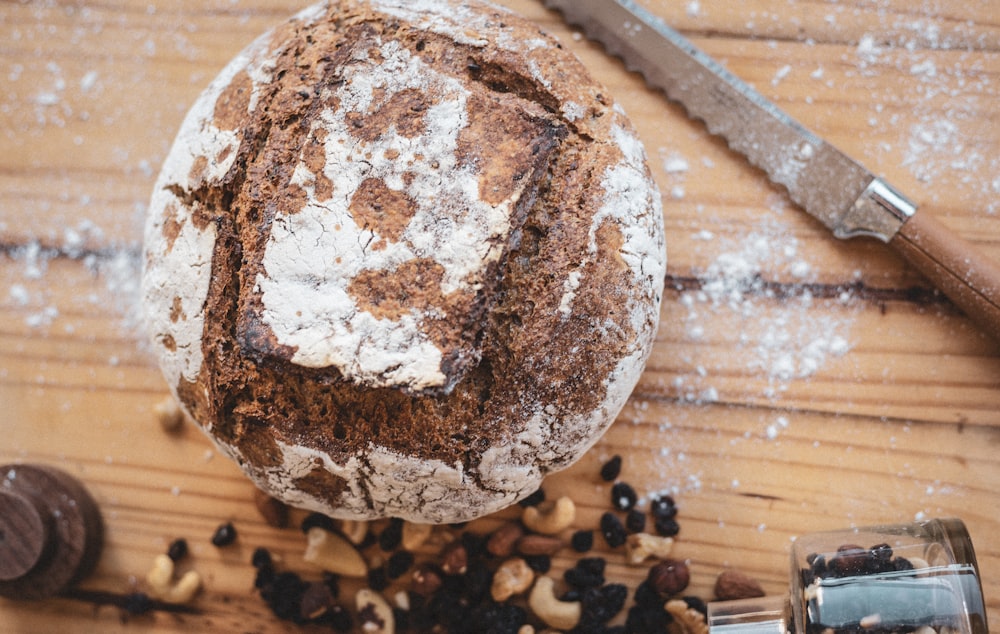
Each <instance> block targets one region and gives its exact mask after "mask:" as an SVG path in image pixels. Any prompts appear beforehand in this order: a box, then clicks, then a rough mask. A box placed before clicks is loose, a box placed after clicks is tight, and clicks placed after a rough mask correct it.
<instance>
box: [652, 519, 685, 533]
mask: <svg viewBox="0 0 1000 634" xmlns="http://www.w3.org/2000/svg"><path fill="white" fill-rule="evenodd" d="M653 527H654V528H656V534H657V535H662V536H664V537H674V536H675V535H677V533H679V532H681V525H680V524H678V523H677V520H675V519H674V518H672V517H654V518H653Z"/></svg>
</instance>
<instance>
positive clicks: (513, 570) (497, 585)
mask: <svg viewBox="0 0 1000 634" xmlns="http://www.w3.org/2000/svg"><path fill="white" fill-rule="evenodd" d="M534 580H535V571H534V570H532V569H531V567H530V566H528V562H526V561H525V560H524V559H521V558H520V557H511V558H510V559H508V560H507V561H505V562H503V563H502V564H500V567H499V568H497V571H496V572H495V573H493V583H492V585H491V586H490V595H491V596H492V597H493V600H494V601H496V602H497V603H502V602H504V601H506V600H507V599H509V598H511V597H512V596H514V595H517V594H521V593H524V592H527V591H528V588H530V587H531V583H532V582H533V581H534Z"/></svg>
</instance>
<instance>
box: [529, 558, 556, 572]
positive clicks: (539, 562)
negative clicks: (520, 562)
mask: <svg viewBox="0 0 1000 634" xmlns="http://www.w3.org/2000/svg"><path fill="white" fill-rule="evenodd" d="M524 561H525V563H527V564H528V568H531V569H532V570H534V571H535V572H537V573H538V574H540V575H544V574H545V573H547V572H548V571H549V570H551V569H552V557H550V556H549V555H524Z"/></svg>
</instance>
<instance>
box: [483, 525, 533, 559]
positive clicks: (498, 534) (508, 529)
mask: <svg viewBox="0 0 1000 634" xmlns="http://www.w3.org/2000/svg"><path fill="white" fill-rule="evenodd" d="M522 535H524V528H523V527H522V526H521V525H520V524H519V523H517V522H508V523H506V524H503V525H502V526H500V528H498V529H496V530H495V531H493V532H492V533H491V534H490V538H489V539H488V540H487V541H486V550H487V551H488V552H489V553H490V554H491V555H493V556H494V557H510V556H511V555H513V554H514V546H515V544H516V543H517V540H518V539H520V537H521V536H522Z"/></svg>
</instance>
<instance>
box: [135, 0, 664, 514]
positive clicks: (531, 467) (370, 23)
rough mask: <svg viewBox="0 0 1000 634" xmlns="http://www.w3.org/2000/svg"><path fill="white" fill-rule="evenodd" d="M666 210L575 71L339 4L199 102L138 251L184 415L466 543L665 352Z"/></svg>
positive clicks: (236, 449)
mask: <svg viewBox="0 0 1000 634" xmlns="http://www.w3.org/2000/svg"><path fill="white" fill-rule="evenodd" d="M662 223H663V220H662V211H661V207H660V197H659V193H658V191H657V189H656V186H655V184H654V183H653V181H652V179H651V177H650V174H649V171H648V169H647V167H646V164H645V155H644V152H643V149H642V146H641V144H640V143H639V141H638V140H637V138H636V135H635V134H634V132H633V130H632V128H631V126H630V124H629V123H628V121H627V119H626V117H625V115H624V114H623V112H622V110H621V109H620V108H618V107H617V106H615V105H614V103H613V102H612V100H611V99H610V97H609V96H608V95H607V93H606V92H605V91H604V89H603V88H602V87H601V86H599V85H598V84H597V83H595V82H594V80H593V79H591V78H590V77H589V76H588V74H587V72H586V71H585V69H584V68H583V66H582V65H581V64H580V62H579V61H578V60H577V59H576V58H575V57H574V56H573V55H571V54H569V53H568V52H566V51H564V50H563V49H562V48H561V46H560V45H559V43H558V42H557V41H556V40H554V39H553V38H552V37H550V36H548V35H546V34H545V33H543V32H540V31H539V29H538V28H537V27H536V26H534V25H532V24H531V23H529V22H527V21H525V20H523V19H521V18H519V17H517V16H515V15H513V14H511V13H510V12H508V11H507V10H505V9H501V8H498V7H495V6H492V5H489V4H485V3H480V2H461V3H458V2H454V1H447V0H417V1H409V0H369V1H363V0H341V1H339V2H332V3H330V4H320V5H316V6H314V7H312V8H309V9H307V10H305V11H303V12H302V13H300V14H299V15H297V16H296V17H295V18H293V19H292V20H290V21H289V22H288V23H286V24H284V25H282V26H280V27H278V28H276V29H275V30H273V31H272V32H270V33H268V34H265V35H264V36H262V37H261V38H260V39H258V40H257V41H256V42H254V43H253V44H252V45H251V46H249V47H248V48H247V49H246V50H245V51H244V52H242V53H241V54H240V55H239V56H238V57H237V58H236V59H234V60H233V61H232V62H231V63H230V64H229V65H228V66H227V67H226V68H225V69H224V70H223V71H222V72H221V74H220V75H219V76H218V77H217V78H216V79H215V80H214V81H213V82H212V84H211V85H210V86H209V88H208V89H207V90H206V91H205V92H204V93H203V94H202V95H201V97H200V98H199V99H198V101H197V102H196V103H195V105H194V106H193V108H192V109H191V111H190V113H189V114H188V116H187V118H186V119H185V121H184V123H183V125H182V128H181V130H180V132H179V134H178V137H177V140H176V142H175V144H174V147H173V148H172V150H171V152H170V154H169V156H168V158H167V160H166V162H165V164H164V166H163V170H162V172H161V174H160V177H159V179H158V182H157V185H156V189H155V191H154V193H153V196H152V201H151V204H150V211H149V218H148V222H147V227H146V235H145V251H146V261H145V269H144V273H143V293H144V305H145V307H146V314H147V323H148V325H149V329H150V332H151V336H152V338H153V341H154V346H155V349H156V351H157V353H158V354H159V357H160V361H161V366H162V368H163V371H164V374H165V376H166V378H167V381H168V383H169V384H170V387H171V389H172V390H173V391H174V393H175V395H176V396H177V398H178V399H179V400H180V402H181V403H182V405H183V406H184V408H185V409H186V410H187V411H188V412H189V413H190V414H191V415H192V417H193V418H194V419H195V420H196V421H198V423H199V424H200V425H201V426H202V428H203V429H204V431H205V432H206V433H207V434H208V435H209V436H210V437H211V438H212V439H213V440H214V441H215V442H216V443H217V445H218V446H219V447H220V448H221V449H222V451H224V452H225V453H226V454H228V455H230V456H231V457H232V458H233V459H234V460H236V461H237V462H238V463H239V464H240V466H241V467H242V469H243V470H244V471H245V472H246V473H247V474H248V475H249V476H250V477H251V478H252V479H253V480H254V481H255V482H256V483H257V484H258V486H260V487H261V488H263V489H265V490H266V491H268V492H269V493H271V494H272V495H275V496H276V497H278V498H281V499H283V500H285V501H287V502H289V503H291V504H293V505H296V506H299V507H303V508H308V509H313V510H319V511H322V512H325V513H328V514H330V515H332V516H335V517H343V518H374V517H384V516H396V517H402V518H407V519H411V520H415V521H423V522H454V521H460V520H467V519H470V518H473V517H477V516H480V515H483V514H485V513H488V512H491V511H494V510H497V509H499V508H502V507H504V506H506V505H509V504H511V503H513V502H515V501H516V500H518V499H520V498H522V497H524V496H525V495H528V494H529V493H531V492H532V491H534V490H535V489H536V488H537V487H538V485H539V483H540V481H541V479H542V478H543V476H545V475H546V474H547V473H549V472H551V471H553V470H557V469H560V468H563V467H565V466H567V465H569V464H570V463H572V462H573V461H574V460H576V459H577V458H579V457H580V456H581V455H582V453H583V452H584V451H585V450H586V449H587V448H589V447H590V446H591V445H592V444H593V443H594V442H595V441H596V440H597V439H598V438H599V437H600V435H601V433H602V432H603V431H604V430H605V429H606V428H607V427H608V425H610V424H611V422H612V421H613V420H614V418H615V416H617V414H618V412H619V411H620V409H621V407H622V406H623V405H624V403H625V400H626V398H627V397H628V395H629V393H630V392H631V390H632V388H633V387H634V385H635V383H636V381H637V380H638V377H639V375H640V373H641V371H642V368H643V365H644V363H645V360H646V357H647V356H648V353H649V351H650V348H651V345H652V340H653V337H654V335H655V332H656V326H657V319H658V314H659V304H660V297H661V293H662V285H663V275H664V266H665V253H664V241H663V227H662Z"/></svg>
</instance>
